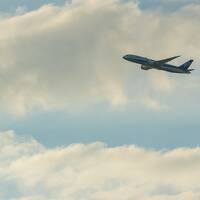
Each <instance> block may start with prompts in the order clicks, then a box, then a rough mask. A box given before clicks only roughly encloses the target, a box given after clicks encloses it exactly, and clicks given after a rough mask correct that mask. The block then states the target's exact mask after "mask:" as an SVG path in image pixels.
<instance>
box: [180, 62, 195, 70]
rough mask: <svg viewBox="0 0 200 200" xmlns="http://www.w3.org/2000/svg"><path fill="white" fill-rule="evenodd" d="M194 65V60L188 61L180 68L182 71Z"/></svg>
mask: <svg viewBox="0 0 200 200" xmlns="http://www.w3.org/2000/svg"><path fill="white" fill-rule="evenodd" d="M192 63H193V60H189V61H187V62H186V63H184V64H182V65H181V66H180V68H182V69H185V70H186V69H188V68H189V67H190V65H191V64H192Z"/></svg>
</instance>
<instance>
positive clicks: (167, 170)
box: [0, 132, 200, 200]
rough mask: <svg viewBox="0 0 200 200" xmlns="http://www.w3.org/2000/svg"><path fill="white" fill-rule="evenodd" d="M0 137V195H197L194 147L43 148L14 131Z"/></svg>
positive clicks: (152, 198)
mask: <svg viewBox="0 0 200 200" xmlns="http://www.w3.org/2000/svg"><path fill="white" fill-rule="evenodd" d="M0 139H1V140H0V141H2V142H1V144H0V151H1V154H0V177H1V179H0V188H1V189H0V197H1V199H41V200H44V199H68V200H81V199H87V200H101V199H102V200H105V199H116V200H121V199H123V200H129V199H141V200H161V199H167V200H175V199H176V200H177V199H178V200H185V199H190V200H198V199H199V198H200V188H199V176H200V172H199V167H200V159H199V158H200V149H199V148H180V149H174V150H170V151H155V150H149V149H143V148H140V147H137V146H133V145H132V146H121V147H115V148H111V147H107V146H105V144H102V143H93V144H73V145H70V146H66V147H60V148H54V149H48V148H46V147H44V146H43V145H41V144H39V143H38V142H37V141H35V140H34V139H28V138H26V139H23V138H19V137H18V136H16V135H15V134H14V132H4V133H1V135H0ZM11 188H12V189H11Z"/></svg>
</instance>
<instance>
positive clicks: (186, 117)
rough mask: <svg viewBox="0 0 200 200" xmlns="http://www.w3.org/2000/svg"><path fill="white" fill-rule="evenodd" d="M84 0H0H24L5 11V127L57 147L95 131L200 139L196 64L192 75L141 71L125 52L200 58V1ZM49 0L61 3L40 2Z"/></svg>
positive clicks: (111, 136) (167, 143)
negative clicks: (17, 11)
mask: <svg viewBox="0 0 200 200" xmlns="http://www.w3.org/2000/svg"><path fill="white" fill-rule="evenodd" d="M83 2H84V1H81V0H80V1H75V3H73V4H72V5H71V6H68V5H67V6H64V4H65V2H64V1H48V0H46V1H42V0H41V1H17V0H16V1H14V2H13V1H12V3H11V1H1V2H0V7H1V9H2V10H1V11H2V12H11V13H12V12H15V9H17V7H25V8H26V9H27V11H26V14H25V15H24V16H23V15H22V16H13V17H8V18H3V19H2V24H1V26H2V28H1V30H2V34H1V35H2V38H1V40H2V41H3V42H2V46H1V54H3V55H2V56H1V60H2V63H3V65H2V79H1V84H2V86H1V87H2V99H1V105H2V106H1V110H2V113H1V116H0V122H1V125H0V129H1V130H2V131H3V130H14V131H15V132H16V133H17V134H19V135H31V136H33V137H34V138H36V139H37V140H38V141H40V142H41V143H43V144H45V145H47V146H51V147H52V146H53V147H54V146H59V145H68V144H71V143H82V142H83V143H88V142H94V141H102V142H105V143H107V144H108V145H111V146H118V145H123V144H137V145H140V146H145V147H153V148H159V149H162V148H175V147H178V146H198V145H199V142H198V141H199V138H200V137H199V134H198V131H199V128H200V127H199V120H198V119H199V117H200V116H199V113H200V112H199V111H200V107H199V101H198V100H199V94H198V90H199V83H200V82H199V72H198V70H197V71H195V72H194V73H193V74H192V75H191V76H181V75H171V74H165V73H160V72H155V71H152V72H144V71H141V70H140V69H139V66H137V65H134V64H130V63H125V62H124V61H123V60H122V59H121V57H122V56H123V55H124V54H126V53H137V54H142V55H146V56H150V57H152V58H155V59H156V58H158V59H159V58H165V57H168V56H174V55H179V54H181V55H183V56H182V58H180V59H179V60H177V61H175V64H181V63H182V62H184V61H186V60H187V59H190V58H194V59H195V64H194V65H195V67H198V64H199V61H198V49H199V47H200V46H199V45H200V44H199V42H198V39H199V37H198V36H197V35H196V33H197V31H198V29H199V28H198V23H199V15H198V10H197V9H198V6H199V3H198V2H197V1H171V2H168V3H166V2H165V1H158V0H157V1H156V0H152V1H150V0H149V1H142V0H141V1H140V2H139V7H137V5H138V4H136V3H134V2H135V1H129V3H130V2H132V4H127V2H126V3H125V2H123V3H121V4H120V5H118V4H117V3H116V2H115V1H110V3H108V4H106V3H105V4H106V5H105V7H106V9H105V10H104V11H102V10H101V8H102V7H103V6H104V5H101V4H102V3H101V1H98V0H96V1H95V3H92V1H85V2H87V3H83ZM88 2H89V3H88ZM49 3H53V4H55V5H57V6H54V5H52V6H46V7H44V8H42V9H39V7H41V6H42V5H46V4H49ZM115 4H117V8H116V10H115V9H113V7H112V6H113V5H115ZM95 6H96V9H97V12H96V13H95V12H93V9H95V8H94V7H95ZM172 8H173V9H172ZM117 9H118V10H117ZM174 9H176V10H177V9H178V11H177V12H175V13H174V12H173V11H174ZM31 10H33V11H34V12H31ZM163 10H165V11H167V12H164V13H163V12H162V11H163ZM76 12H77V13H80V16H79V14H78V15H77V14H73V13H76ZM84 12H86V13H87V12H88V13H87V14H85V15H84V14H83V13H84ZM191 14H192V15H194V16H191ZM66 16H67V17H66ZM91 16H92V17H91ZM105 18H106V19H107V22H106V23H104V20H105ZM149 19H150V20H151V21H149ZM183 19H185V21H184V20H183ZM59 20H60V21H59ZM144 20H145V22H144ZM141 22H144V26H142V23H141ZM12 23H16V26H12ZM27 24H28V25H29V24H30V28H29V29H27V28H26V27H27ZM97 24H101V26H100V25H99V26H97ZM130 27H131V28H130ZM144 27H145V28H144ZM23 29H24V30H23ZM91 30H92V32H91ZM182 30H188V32H187V31H184V33H183V31H182ZM12 33H14V34H12ZM10 57H11V58H13V59H12V62H11V61H10V60H9V59H8V58H10Z"/></svg>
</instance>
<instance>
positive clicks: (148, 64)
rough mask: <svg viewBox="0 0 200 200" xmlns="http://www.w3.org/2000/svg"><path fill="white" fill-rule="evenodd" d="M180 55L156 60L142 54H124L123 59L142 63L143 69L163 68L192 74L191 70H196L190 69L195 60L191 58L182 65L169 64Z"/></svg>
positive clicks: (173, 71) (168, 70)
mask: <svg viewBox="0 0 200 200" xmlns="http://www.w3.org/2000/svg"><path fill="white" fill-rule="evenodd" d="M179 57H180V56H174V57H171V58H167V59H163V60H157V61H156V60H151V59H149V58H145V57H142V56H137V55H131V54H128V55H125V56H123V59H125V60H127V61H130V62H134V63H137V64H140V65H141V69H143V70H149V69H157V70H163V71H167V72H172V73H181V74H190V73H191V71H193V70H194V69H189V67H190V65H191V64H192V63H193V60H189V61H187V62H186V63H184V64H182V65H180V66H174V65H170V64H167V63H168V62H170V61H172V60H174V59H176V58H179Z"/></svg>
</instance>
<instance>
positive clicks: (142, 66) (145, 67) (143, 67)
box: [141, 65, 151, 70]
mask: <svg viewBox="0 0 200 200" xmlns="http://www.w3.org/2000/svg"><path fill="white" fill-rule="evenodd" d="M141 69H143V70H148V69H151V67H149V66H146V65H141Z"/></svg>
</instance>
